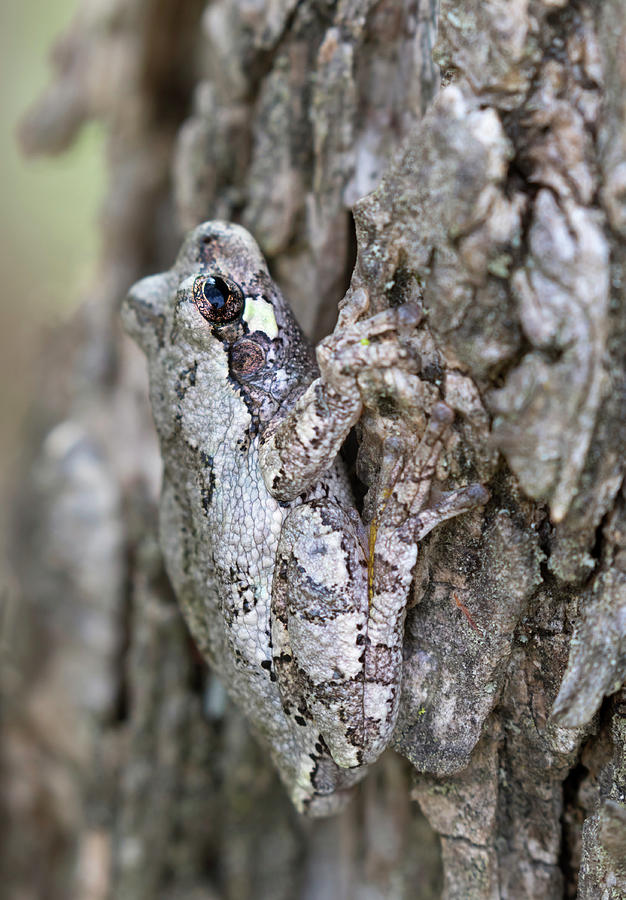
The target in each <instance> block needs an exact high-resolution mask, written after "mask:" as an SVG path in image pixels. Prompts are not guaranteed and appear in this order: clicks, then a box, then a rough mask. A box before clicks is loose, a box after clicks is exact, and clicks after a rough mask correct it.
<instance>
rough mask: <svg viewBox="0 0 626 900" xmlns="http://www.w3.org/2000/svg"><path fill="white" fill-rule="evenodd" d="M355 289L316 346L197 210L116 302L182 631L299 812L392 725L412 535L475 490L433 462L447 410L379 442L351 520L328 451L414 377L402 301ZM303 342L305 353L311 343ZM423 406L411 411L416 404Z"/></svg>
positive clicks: (342, 482)
mask: <svg viewBox="0 0 626 900" xmlns="http://www.w3.org/2000/svg"><path fill="white" fill-rule="evenodd" d="M367 305H368V297H367V294H366V293H365V291H364V290H362V289H355V290H353V291H352V292H351V294H350V295H349V299H348V301H347V302H346V303H345V305H344V306H343V308H342V310H341V312H340V316H339V321H338V324H337V327H336V329H335V332H334V333H333V335H331V336H330V337H329V338H326V339H325V340H324V341H322V342H321V344H320V345H319V346H318V348H317V351H316V352H314V351H313V349H312V347H311V346H310V344H309V343H308V341H307V340H306V338H305V337H304V336H303V334H302V332H301V331H300V329H299V327H298V325H297V324H296V322H295V319H294V317H293V315H292V313H291V310H290V308H289V306H288V304H287V303H286V302H285V300H284V299H283V297H282V296H281V293H280V291H279V290H278V288H277V286H276V285H275V284H274V282H273V281H272V279H271V278H270V275H269V272H268V269H267V266H266V263H265V261H264V259H263V256H262V254H261V252H260V250H259V248H258V246H257V244H256V243H255V241H254V240H253V238H252V237H251V236H250V235H249V234H248V232H247V231H245V230H244V229H243V228H241V227H239V226H237V225H233V224H228V223H223V222H207V223H205V224H203V225H200V226H199V227H197V228H196V229H195V230H194V231H192V232H191V234H190V235H189V236H188V237H187V239H186V241H185V243H184V244H183V247H182V249H181V251H180V254H179V256H178V259H177V261H176V263H175V265H174V266H173V267H172V268H171V269H170V270H169V271H168V272H165V273H164V274H162V275H156V276H154V277H151V278H145V279H143V280H142V281H140V282H138V284H136V285H135V286H134V287H133V288H132V290H131V292H130V294H129V297H128V298H127V300H126V302H125V304H124V308H123V318H124V322H125V326H126V329H127V331H128V332H129V333H130V334H131V335H132V336H133V337H134V338H135V339H136V340H137V341H138V343H139V344H140V345H141V347H142V348H143V350H144V351H145V353H146V355H147V358H148V364H149V374H150V395H151V403H152V410H153V414H154V419H155V423H156V427H157V431H158V434H159V438H160V442H161V449H162V455H163V463H164V474H163V490H162V497H161V504H160V533H161V543H162V547H163V551H164V556H165V561H166V566H167V571H168V574H169V576H170V579H171V581H172V584H173V586H174V590H175V592H176V594H177V597H178V600H179V602H180V605H181V608H182V610H183V613H184V616H185V619H186V621H187V623H188V625H189V628H190V629H191V632H192V634H193V636H194V639H195V641H196V643H197V644H198V646H199V648H200V650H201V652H202V653H203V654H204V656H205V657H206V659H207V660H208V662H209V663H210V665H211V666H213V667H214V668H215V669H216V670H217V672H219V674H220V675H221V677H222V679H223V681H224V684H225V686H226V688H227V690H228V691H229V693H230V694H231V696H232V697H233V698H234V700H235V701H236V702H237V704H238V705H239V706H240V708H241V709H242V710H243V712H244V713H245V714H246V716H247V717H248V719H249V721H250V722H251V723H252V726H253V728H254V730H255V731H256V732H257V734H258V735H260V736H261V738H262V739H263V740H264V741H265V742H266V743H267V745H268V747H269V750H270V752H271V754H272V757H273V759H274V762H275V764H276V766H277V768H278V771H279V773H280V775H281V777H282V779H283V781H284V783H285V785H286V786H287V789H288V790H289V793H290V795H291V797H292V799H293V801H294V803H295V805H296V807H297V808H298V809H299V810H301V811H306V812H309V813H311V814H314V815H327V814H329V813H332V812H335V811H336V810H337V809H339V808H340V807H341V806H342V805H343V802H344V801H345V799H346V798H347V797H348V796H349V789H350V787H351V786H352V785H353V784H354V783H355V782H356V781H358V780H359V779H360V778H361V777H362V775H363V774H364V771H365V767H366V766H367V764H368V763H371V762H373V761H374V760H375V759H377V758H378V756H379V755H380V754H381V753H382V751H383V750H384V749H385V747H386V746H387V744H388V743H389V741H390V738H391V735H392V732H393V729H394V724H395V721H396V717H397V713H398V705H399V700H400V680H401V674H402V642H403V629H404V619H405V614H406V606H407V597H408V593H409V589H410V584H411V573H412V570H413V567H414V565H415V562H416V559H417V543H418V541H419V540H420V539H421V538H422V537H423V536H424V535H425V534H427V533H428V532H429V531H430V530H431V529H432V528H433V527H434V526H435V525H437V524H438V523H439V522H442V521H443V520H445V519H448V518H450V517H452V516H456V515H458V514H459V513H462V512H464V511H466V510H468V509H471V508H473V507H475V506H478V505H480V504H482V503H484V502H486V500H487V492H486V491H485V489H484V488H483V487H481V486H480V485H470V486H469V487H467V488H464V489H461V490H458V491H453V492H450V493H447V494H442V495H441V497H440V499H439V500H438V501H437V503H436V504H435V505H433V506H428V505H427V501H428V498H429V493H430V487H431V480H432V477H433V474H434V471H435V465H436V462H437V458H438V455H439V453H440V450H441V447H442V442H443V439H444V436H445V433H446V431H447V429H448V428H449V426H450V424H451V421H452V419H453V414H452V411H451V410H450V409H449V407H448V406H446V405H445V404H444V403H437V404H435V406H434V407H433V409H432V410H431V411H430V418H429V423H428V425H427V427H426V430H425V432H424V433H423V436H422V437H421V440H420V441H419V442H417V441H415V442H414V445H413V446H412V447H405V446H401V444H400V443H399V441H398V439H397V436H395V437H394V436H391V437H390V439H389V440H388V441H387V443H386V446H385V447H384V452H383V454H382V456H383V462H382V466H381V473H380V476H379V488H378V491H377V494H376V496H377V497H378V498H379V499H378V500H377V501H376V503H375V504H374V508H373V511H372V512H371V514H370V516H369V521H368V522H367V524H366V525H365V524H363V522H362V521H361V518H360V517H359V514H358V513H357V511H356V509H355V506H354V501H353V498H352V495H351V490H350V485H349V483H348V479H347V478H346V474H345V472H344V470H343V467H342V463H341V461H340V459H339V457H338V451H339V449H340V447H341V445H342V443H343V441H344V440H345V438H346V436H347V435H348V432H349V431H350V429H351V428H352V427H353V426H354V425H355V423H356V422H357V420H358V419H359V417H360V416H361V413H362V411H363V408H364V406H366V407H367V406H368V405H369V406H371V405H373V404H376V402H377V401H378V400H379V399H380V393H381V390H384V392H385V393H386V395H387V397H389V395H391V396H392V398H393V397H394V396H398V397H401V396H402V395H403V394H404V395H406V394H407V392H409V391H410V387H411V378H414V377H415V372H416V371H417V368H418V367H419V360H416V359H415V357H414V355H413V356H412V355H411V353H410V352H409V351H408V350H407V342H406V340H404V339H403V338H404V336H406V335H408V334H410V333H411V332H412V331H413V330H414V329H415V327H416V325H417V323H418V321H419V316H420V314H419V311H418V309H417V307H415V306H413V305H410V304H407V305H405V306H400V307H397V308H395V309H389V310H385V311H383V312H381V313H378V314H376V315H373V316H370V317H369V318H363V313H364V312H365V311H366V307H367ZM316 357H317V358H316ZM422 415H423V413H422Z"/></svg>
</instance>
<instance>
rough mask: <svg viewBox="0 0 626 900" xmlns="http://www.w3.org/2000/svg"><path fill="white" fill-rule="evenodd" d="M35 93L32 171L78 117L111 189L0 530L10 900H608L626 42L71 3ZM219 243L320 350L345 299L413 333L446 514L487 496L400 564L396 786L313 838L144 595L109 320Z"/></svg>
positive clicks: (136, 367)
mask: <svg viewBox="0 0 626 900" xmlns="http://www.w3.org/2000/svg"><path fill="white" fill-rule="evenodd" d="M435 35H436V43H435ZM434 43H435V46H434V54H433V44H434ZM433 59H434V60H435V61H436V63H437V65H438V66H439V69H437V68H436V66H435V65H434V63H433ZM55 65H56V75H55V80H54V82H53V84H52V86H51V87H50V89H49V90H48V92H47V93H46V95H45V96H44V97H43V98H42V101H41V103H40V104H39V105H38V107H37V108H36V109H34V110H33V111H32V112H31V113H30V115H29V117H28V118H27V120H26V121H25V122H24V123H23V128H22V140H23V143H24V146H25V148H26V149H27V150H28V151H30V152H57V151H59V150H62V149H63V148H64V147H65V146H67V145H68V144H69V143H70V142H71V140H72V139H73V138H74V136H75V135H76V133H77V132H78V130H79V129H80V127H81V125H82V124H83V122H84V121H86V120H87V119H89V118H94V117H95V118H99V119H101V120H103V121H104V122H105V123H106V125H107V128H108V141H109V144H108V147H109V154H108V155H109V168H110V189H109V193H108V198H107V201H106V204H105V209H104V213H103V220H102V235H103V240H102V258H101V265H100V273H99V276H98V278H97V280H96V283H95V284H94V285H93V288H92V291H91V292H90V296H89V297H88V298H87V300H86V302H85V304H84V307H83V310H82V312H81V314H80V316H79V318H78V321H77V322H76V323H75V324H74V326H73V327H72V328H71V329H68V330H69V334H66V335H65V336H64V337H63V338H61V337H59V339H58V341H57V344H56V345H55V347H54V348H53V349H52V350H51V352H50V359H49V360H47V362H46V383H45V384H42V389H41V396H42V405H41V410H40V418H39V420H38V421H37V422H36V423H35V424H34V426H33V443H32V446H34V447H36V448H37V449H36V451H34V452H33V458H32V459H31V460H30V462H29V463H28V465H25V473H24V475H25V477H24V480H23V484H22V486H21V487H20V489H19V491H18V497H17V504H16V514H15V529H14V531H15V535H16V539H15V542H14V543H15V548H14V564H15V571H16V572H17V574H18V577H19V584H20V588H19V593H18V595H17V596H18V598H19V603H17V604H11V605H9V607H8V609H9V612H11V613H12V615H10V616H9V617H8V618H7V621H6V622H5V629H4V638H3V639H4V642H5V647H4V651H5V652H4V656H3V665H2V672H1V674H2V682H3V693H4V698H5V699H4V704H3V712H2V726H3V731H2V744H1V750H2V762H3V768H2V773H3V800H2V803H3V816H2V839H1V851H0V856H1V866H2V869H1V871H2V875H1V877H2V882H1V883H2V885H3V888H5V895H6V896H7V897H15V898H18V897H19V898H21V900H30V898H33V900H35V898H47V900H57V898H59V900H61V898H63V900H66V898H80V900H100V898H108V897H111V898H115V900H144V898H145V900H148V898H150V900H152V898H155V897H162V898H185V900H191V898H213V897H215V898H218V897H223V898H228V900H245V898H254V900H262V898H272V900H276V898H294V897H298V898H306V900H312V898H330V897H332V898H359V900H360V898H363V900H365V898H368V900H369V898H374V897H381V898H405V897H406V898H408V897H420V898H425V900H427V898H430V897H433V898H434V897H438V896H441V895H442V892H443V896H444V897H448V898H464V900H465V898H491V897H494V898H496V897H501V898H526V897H533V898H544V897H545V898H556V897H561V896H567V897H574V896H577V895H578V896H579V897H581V898H589V900H591V898H596V897H600V896H602V897H607V898H618V897H624V896H626V871H625V869H624V863H623V861H624V859H625V858H626V802H625V795H626V750H625V747H626V695H625V694H624V692H623V689H622V687H621V686H622V684H623V681H624V677H625V674H626V637H625V633H626V497H625V495H624V490H623V474H624V458H623V447H624V437H625V431H626V388H625V386H626V378H625V368H626V361H625V359H624V352H623V347H624V339H625V338H626V245H625V238H626V6H625V5H624V4H623V3H622V2H620V0H605V2H604V3H602V4H600V3H596V2H594V0H578V2H571V3H567V2H566V0H511V2H508V3H504V2H500V0H490V2H484V0H465V2H461V3H453V2H451V0H441V4H440V8H439V10H437V9H436V4H435V3H434V0H422V2H417V0H404V2H393V0H382V2H381V0H377V2H374V0H361V2H357V0H345V2H343V0H339V2H330V0H329V2H325V0H300V2H296V0H266V2H265V3H261V2H252V0H246V2H244V3H237V2H235V0H213V2H209V3H207V4H206V6H204V5H203V4H202V3H201V2H199V0H187V2H185V3H180V2H179V0H98V2H96V0H82V6H81V8H80V10H79V12H78V14H77V17H76V20H75V22H74V24H73V26H72V27H71V29H70V30H69V32H68V34H67V35H66V36H65V37H64V38H63V39H62V41H61V43H60V45H59V48H58V52H57V53H56V56H55ZM440 83H441V85H442V86H440ZM210 218H211V219H214V218H223V219H229V220H234V221H237V222H241V223H242V224H244V225H245V226H246V227H247V228H248V229H250V231H251V232H252V233H253V234H254V235H255V237H256V238H257V240H258V241H259V243H260V245H261V247H262V249H263V251H264V253H265V254H266V256H267V258H268V260H269V262H270V266H271V269H272V272H273V274H274V276H275V278H276V280H277V281H278V282H279V284H280V285H281V286H282V288H283V289H284V291H285V293H286V294H287V296H289V297H290V299H291V301H292V304H293V306H294V309H295V311H296V314H297V315H298V318H299V319H300V321H301V324H302V325H303V326H304V327H305V329H306V330H307V331H308V332H309V334H310V335H311V336H312V337H313V338H314V339H319V338H320V337H321V336H323V335H324V334H326V333H328V331H329V330H330V328H332V325H333V323H334V319H335V317H336V312H337V303H338V300H339V299H340V298H341V297H342V295H343V294H344V293H345V290H346V288H347V286H348V284H349V283H350V279H351V277H352V276H353V274H354V275H357V276H358V278H359V279H360V280H361V282H362V283H365V284H366V285H367V287H368V289H369V292H370V296H371V297H372V302H373V306H374V310H377V309H382V308H384V307H385V306H388V305H394V304H397V303H401V302H403V301H405V300H408V299H412V300H417V301H418V302H420V303H421V304H422V306H423V308H424V311H425V324H423V325H422V326H421V331H420V341H421V346H422V347H423V351H424V352H423V359H422V379H423V383H424V392H425V393H424V396H425V397H429V398H430V399H431V400H434V399H437V398H439V397H441V398H444V399H445V400H446V402H447V403H448V404H449V405H450V406H452V407H453V408H454V409H455V410H456V412H457V424H456V427H455V432H454V439H453V440H452V441H451V443H450V445H449V446H448V447H447V451H446V454H445V460H444V465H443V468H442V471H441V473H440V474H441V476H442V482H448V481H452V482H453V483H456V482H459V483H467V481H470V480H473V481H476V480H479V481H482V482H483V483H485V484H488V486H489V489H490V492H491V500H490V502H489V504H488V505H487V507H486V508H485V509H484V510H481V511H480V512H476V513H472V514H471V515H468V516H465V517H461V518H460V519H458V520H455V521H453V522H451V523H449V524H448V525H447V526H445V527H441V528H440V529H438V530H437V531H435V532H434V533H433V534H432V535H431V536H430V537H429V538H428V539H427V540H426V541H425V542H424V546H423V547H422V548H421V553H420V557H419V560H418V564H417V568H416V571H415V579H414V591H413V598H412V604H411V609H410V611H409V615H408V619H407V625H406V635H405V664H404V671H403V688H402V706H401V713H400V719H399V722H398V726H397V729H396V733H395V737H394V741H393V748H394V751H396V752H393V751H388V752H387V753H386V754H385V756H384V757H383V759H382V760H381V761H380V762H379V763H378V764H377V766H376V767H374V768H373V770H372V771H371V772H370V774H369V776H368V778H367V779H366V781H365V782H364V783H363V784H362V785H361V787H360V788H359V790H358V792H357V796H356V798H355V800H354V802H353V803H352V805H351V806H350V807H349V808H348V809H347V810H346V811H345V812H344V813H343V814H341V815H340V816H338V817H336V818H334V819H326V820H318V821H307V820H304V819H301V818H299V817H298V816H297V815H296V813H295V812H294V811H293V810H292V809H291V807H290V804H289V801H288V800H287V798H286V797H285V796H284V794H283V790H282V788H281V787H280V785H279V783H278V781H277V778H276V776H275V774H274V772H273V771H272V769H271V766H270V764H269V762H268V760H267V759H266V758H265V754H264V753H263V751H262V750H261V749H260V748H259V747H257V745H256V744H255V743H254V741H253V740H252V739H251V738H250V737H249V735H248V731H247V727H246V724H245V722H244V721H243V719H242V717H241V716H240V714H239V712H238V710H237V709H236V708H234V707H233V706H232V705H231V703H230V702H229V701H228V700H227V698H226V696H225V694H224V692H223V689H222V687H221V685H220V683H219V681H218V680H217V679H216V678H215V677H214V676H213V675H212V674H211V673H209V672H208V671H207V670H206V669H205V667H204V665H203V663H202V661H201V660H200V659H199V657H198V655H197V653H196V651H195V649H194V647H193V645H192V642H191V640H190V638H189V636H188V634H187V632H186V629H185V628H184V626H183V624H182V621H181V618H180V615H179V612H178V610H177V607H176V603H175V598H174V597H173V596H172V593H171V589H170V588H169V586H168V583H167V579H166V576H165V575H164V572H163V569H162V562H161V557H160V553H159V548H158V539H157V536H156V512H155V510H156V503H157V499H158V489H159V478H160V463H159V457H158V450H157V447H156V440H155V438H154V434H153V428H152V423H151V419H150V414H149V409H148V405H147V397H146V383H145V371H144V360H143V358H142V357H141V356H140V354H139V353H138V351H137V350H136V349H135V348H134V346H131V345H130V342H129V341H128V340H127V339H126V338H123V337H122V335H121V331H120V327H119V324H118V307H119V303H120V301H121V299H122V298H123V296H124V293H125V291H126V290H127V288H128V287H129V285H130V284H131V283H132V282H133V281H134V280H135V279H137V278H138V277H140V276H142V275H144V274H150V273H153V272H157V271H160V270H162V269H165V268H167V267H169V265H170V264H171V262H172V259H173V257H174V254H175V252H176V249H177V246H178V244H179V242H180V240H181V237H182V235H183V234H184V231H185V230H186V229H188V228H190V227H191V226H193V225H195V224H196V223H198V222H200V221H203V220H204V219H210ZM59 398H62V399H59ZM44 410H45V411H44ZM361 431H362V434H361V438H362V441H363V446H362V451H361V457H362V458H364V459H367V460H369V467H368V466H364V471H363V472H362V473H361V474H362V475H363V477H364V478H365V480H367V478H368V472H369V469H375V468H376V464H377V462H378V456H379V446H378V444H377V442H376V427H375V423H373V422H364V423H363V427H362V429H361Z"/></svg>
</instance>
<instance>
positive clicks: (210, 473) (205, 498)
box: [200, 450, 215, 515]
mask: <svg viewBox="0 0 626 900" xmlns="http://www.w3.org/2000/svg"><path fill="white" fill-rule="evenodd" d="M200 462H201V463H202V470H201V472H200V479H201V481H200V484H201V487H200V495H201V499H202V509H203V510H204V513H205V515H208V514H209V508H210V506H211V500H212V499H213V492H214V491H215V471H214V470H213V457H212V456H210V455H209V454H208V453H205V452H204V450H201V451H200Z"/></svg>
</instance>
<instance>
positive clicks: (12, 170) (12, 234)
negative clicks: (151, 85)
mask: <svg viewBox="0 0 626 900" xmlns="http://www.w3.org/2000/svg"><path fill="white" fill-rule="evenodd" d="M76 7H77V0H49V2H47V3H42V2H41V0H2V3H1V5H0V92H1V101H2V102H1V105H0V121H1V127H0V179H1V194H0V195H1V196H2V201H3V202H2V210H1V213H0V221H1V229H2V233H1V241H0V247H1V250H0V269H1V284H2V290H1V295H0V473H1V475H0V478H1V479H2V481H3V482H4V484H0V490H1V489H2V488H3V487H6V484H7V480H8V479H10V478H11V473H12V472H14V471H15V463H16V461H17V459H18V457H19V454H20V446H21V429H22V425H23V422H24V420H25V416H26V415H27V412H28V408H29V404H30V403H31V401H32V397H33V392H34V390H35V387H36V377H37V375H38V371H39V370H38V366H37V359H38V354H39V351H40V349H41V347H42V344H43V342H44V341H45V340H46V336H47V335H48V334H49V333H50V331H51V329H52V327H53V326H55V325H58V324H60V323H62V322H63V321H64V320H65V319H67V317H69V316H70V315H71V313H72V311H73V309H74V308H75V307H76V305H77V304H78V303H79V302H80V299H81V294H82V293H83V292H84V290H85V288H86V286H87V285H88V283H89V279H90V276H91V275H92V273H93V270H94V265H95V260H96V257H97V252H98V230H97V216H98V209H99V206H100V203H101V200H102V197H103V192H104V181H105V171H104V152H103V151H104V135H103V131H102V129H101V128H100V127H99V126H96V125H89V126H88V127H86V128H84V129H83V130H82V132H81V134H80V137H79V139H78V141H77V142H76V144H75V145H74V146H73V147H72V148H71V149H70V151H69V152H67V153H64V154H61V155H60V156H58V157H53V158H49V157H40V158H30V159H25V158H24V157H23V156H22V155H21V153H20V151H19V147H18V145H17V139H16V127H17V123H18V122H19V120H20V118H21V117H22V116H23V115H24V113H25V112H26V111H27V110H28V109H29V107H30V106H31V105H32V104H33V102H34V101H35V100H36V99H37V98H38V96H39V94H40V93H41V91H42V89H43V88H44V87H45V85H46V84H47V83H48V82H49V80H50V78H51V74H52V73H51V68H50V66H49V62H48V61H49V55H50V48H51V46H52V44H53V42H54V40H55V38H56V37H57V36H58V35H59V34H60V33H61V32H62V31H63V30H64V29H65V28H66V27H67V25H68V23H69V22H70V21H71V19H72V16H73V14H74V11H75V9H76ZM39 374H40V372H39Z"/></svg>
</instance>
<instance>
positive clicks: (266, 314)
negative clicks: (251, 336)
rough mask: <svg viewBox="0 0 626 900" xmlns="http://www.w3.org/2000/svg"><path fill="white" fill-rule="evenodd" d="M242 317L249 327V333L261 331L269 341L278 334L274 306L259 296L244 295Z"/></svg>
mask: <svg viewBox="0 0 626 900" xmlns="http://www.w3.org/2000/svg"><path fill="white" fill-rule="evenodd" d="M243 318H244V321H245V322H246V323H247V325H248V328H249V329H250V333H252V332H253V331H262V332H263V333H264V334H266V335H267V336H268V338H269V339H270V340H271V341H273V340H274V338H275V337H276V336H277V335H278V325H277V324H276V316H275V315H274V308H273V306H272V304H271V303H268V302H267V300H264V299H263V297H261V296H258V297H246V305H245V307H244V310H243Z"/></svg>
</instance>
